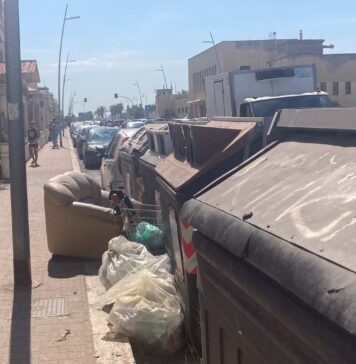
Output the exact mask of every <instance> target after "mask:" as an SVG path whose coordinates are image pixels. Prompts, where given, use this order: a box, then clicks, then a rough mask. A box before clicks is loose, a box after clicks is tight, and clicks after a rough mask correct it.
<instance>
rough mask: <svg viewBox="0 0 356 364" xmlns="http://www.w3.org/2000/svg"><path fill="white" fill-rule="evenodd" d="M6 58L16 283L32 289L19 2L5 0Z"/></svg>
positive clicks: (16, 0)
mask: <svg viewBox="0 0 356 364" xmlns="http://www.w3.org/2000/svg"><path fill="white" fill-rule="evenodd" d="M5 58H6V86H7V90H6V93H7V116H8V125H9V157H10V178H11V180H10V182H11V215H12V244H13V263H14V282H15V285H23V286H27V287H31V262H30V234H29V226H28V203H27V182H26V162H25V143H24V140H25V131H24V107H23V99H22V96H23V90H22V74H21V55H20V26H19V4H18V0H6V1H5Z"/></svg>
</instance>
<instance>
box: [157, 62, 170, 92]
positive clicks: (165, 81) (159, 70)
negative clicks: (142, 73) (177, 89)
mask: <svg viewBox="0 0 356 364" xmlns="http://www.w3.org/2000/svg"><path fill="white" fill-rule="evenodd" d="M156 71H157V72H162V74H163V79H164V84H165V86H166V89H168V85H167V79H166V73H165V72H164V68H163V64H161V68H159V69H158V70H156Z"/></svg>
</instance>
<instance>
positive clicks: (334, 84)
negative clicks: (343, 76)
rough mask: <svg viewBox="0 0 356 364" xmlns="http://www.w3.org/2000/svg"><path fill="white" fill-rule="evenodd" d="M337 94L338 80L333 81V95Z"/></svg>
mask: <svg viewBox="0 0 356 364" xmlns="http://www.w3.org/2000/svg"><path fill="white" fill-rule="evenodd" d="M338 94H339V82H333V95H338Z"/></svg>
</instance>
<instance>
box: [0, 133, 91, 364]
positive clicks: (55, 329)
mask: <svg viewBox="0 0 356 364" xmlns="http://www.w3.org/2000/svg"><path fill="white" fill-rule="evenodd" d="M39 164H40V165H41V166H40V167H39V168H31V167H29V164H27V167H26V168H27V179H28V180H27V182H28V200H29V223H30V237H31V262H32V281H33V288H32V291H29V290H27V291H26V290H17V291H14V289H13V270H12V237H11V210H10V190H9V188H7V189H5V190H0V239H1V240H0V241H1V250H0V266H1V275H0V304H1V306H0V322H1V327H0V343H1V345H0V363H11V364H15V363H21V364H24V363H34V364H37V363H71V364H74V363H86V364H90V363H96V357H97V354H96V352H95V350H94V347H93V338H92V328H91V324H90V318H89V307H88V300H87V294H86V283H85V276H84V274H85V264H84V263H83V262H82V261H80V260H75V259H66V260H63V259H61V260H59V259H57V260H56V259H53V258H52V256H51V254H50V253H49V252H48V249H47V239H46V230H45V216H44V206H43V184H44V183H45V182H46V181H47V180H48V179H49V178H51V177H53V176H55V175H58V174H61V173H64V172H66V171H70V170H72V168H73V166H72V161H71V154H70V150H69V140H68V139H67V138H64V148H63V149H59V150H52V149H51V146H50V145H49V144H48V145H46V146H44V148H43V149H42V150H41V151H40V153H39ZM15 223H16V222H15Z"/></svg>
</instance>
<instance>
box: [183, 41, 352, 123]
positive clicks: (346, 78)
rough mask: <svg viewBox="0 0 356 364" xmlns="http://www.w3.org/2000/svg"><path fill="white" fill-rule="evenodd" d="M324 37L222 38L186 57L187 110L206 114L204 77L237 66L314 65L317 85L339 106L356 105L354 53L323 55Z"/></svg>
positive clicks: (254, 67)
mask: <svg viewBox="0 0 356 364" xmlns="http://www.w3.org/2000/svg"><path fill="white" fill-rule="evenodd" d="M333 47H334V46H333V45H326V44H324V40H323V39H303V37H302V34H300V38H299V39H276V38H275V37H272V38H271V39H266V40H247V41H224V42H221V43H218V44H216V46H215V49H214V47H211V48H209V49H206V50H205V51H203V52H201V53H199V54H197V55H196V56H194V57H192V58H190V59H189V60H188V73H189V75H188V79H189V93H190V95H191V99H192V100H191V106H190V112H191V114H192V115H193V116H194V117H200V116H205V114H206V106H205V90H204V77H206V76H210V75H214V74H217V73H222V72H230V71H233V70H236V69H241V70H242V69H261V68H268V67H276V66H288V65H303V64H315V66H316V79H317V85H318V88H319V89H321V90H325V91H326V92H328V93H329V96H330V97H331V99H332V100H333V101H334V102H335V103H336V104H337V105H340V106H344V107H348V106H356V88H355V87H356V54H324V50H325V49H328V48H333ZM266 96H267V95H266Z"/></svg>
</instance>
